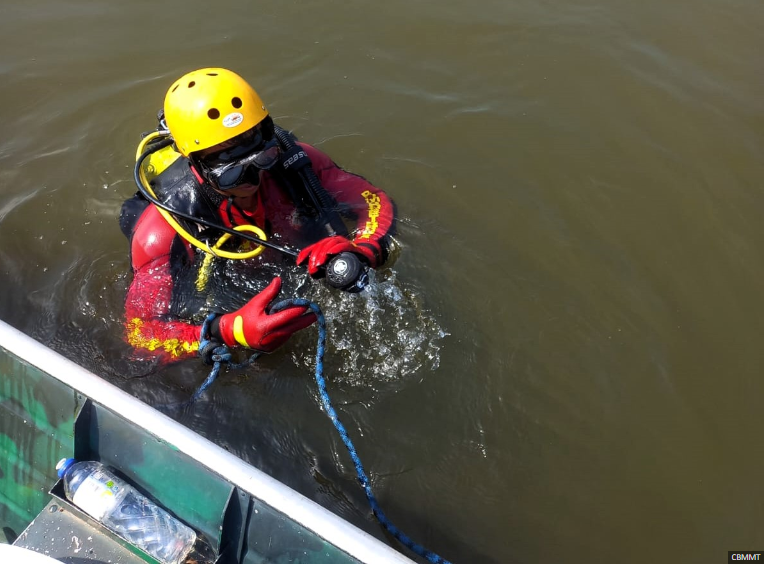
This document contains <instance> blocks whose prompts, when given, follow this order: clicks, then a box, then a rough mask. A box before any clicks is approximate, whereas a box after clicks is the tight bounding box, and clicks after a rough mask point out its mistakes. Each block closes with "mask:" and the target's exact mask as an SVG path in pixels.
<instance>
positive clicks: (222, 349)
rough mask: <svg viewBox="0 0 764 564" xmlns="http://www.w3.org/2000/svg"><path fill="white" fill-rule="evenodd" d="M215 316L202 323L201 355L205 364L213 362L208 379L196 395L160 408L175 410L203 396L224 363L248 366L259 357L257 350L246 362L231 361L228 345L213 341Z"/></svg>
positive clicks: (236, 366) (230, 365)
mask: <svg viewBox="0 0 764 564" xmlns="http://www.w3.org/2000/svg"><path fill="white" fill-rule="evenodd" d="M215 317H216V314H214V313H211V314H209V315H208V316H207V317H206V318H205V320H204V323H202V331H201V336H200V338H199V356H200V357H202V359H203V360H204V363H205V364H212V370H211V371H210V374H209V376H207V379H206V380H204V382H203V383H202V385H201V386H199V388H198V389H197V390H196V391H195V392H194V395H192V396H191V397H190V398H189V399H187V400H186V401H182V402H179V403H170V404H165V405H158V406H157V407H158V408H164V409H172V410H175V409H183V408H186V407H188V406H189V405H191V404H193V403H194V402H195V401H197V400H198V399H199V398H200V397H202V394H204V392H206V391H207V388H209V387H210V386H211V385H212V383H213V382H214V381H215V380H216V379H217V377H218V375H219V374H220V368H221V367H222V366H223V364H227V365H228V366H229V368H233V369H238V368H246V367H247V366H249V365H250V364H252V363H253V362H255V360H257V357H259V356H260V354H261V353H259V352H256V353H255V354H253V355H252V356H250V357H249V358H248V359H247V360H245V361H244V362H241V363H236V362H231V359H232V358H233V355H232V354H231V351H230V350H229V349H228V347H227V346H226V345H224V344H221V343H218V342H217V341H213V340H212V339H211V337H210V323H212V320H213V319H215Z"/></svg>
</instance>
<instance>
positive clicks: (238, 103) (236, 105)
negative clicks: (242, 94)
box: [231, 96, 242, 109]
mask: <svg viewBox="0 0 764 564" xmlns="http://www.w3.org/2000/svg"><path fill="white" fill-rule="evenodd" d="M231 105H232V106H233V107H234V108H236V109H238V108H241V106H242V104H241V98H239V97H238V96H237V97H234V98H232V99H231Z"/></svg>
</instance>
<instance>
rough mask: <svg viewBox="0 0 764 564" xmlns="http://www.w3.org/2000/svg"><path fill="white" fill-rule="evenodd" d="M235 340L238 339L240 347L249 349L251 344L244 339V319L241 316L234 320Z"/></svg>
mask: <svg viewBox="0 0 764 564" xmlns="http://www.w3.org/2000/svg"><path fill="white" fill-rule="evenodd" d="M233 338H234V339H236V342H237V343H239V344H240V345H244V346H245V347H247V348H249V343H248V342H247V339H246V338H245V337H244V319H242V317H241V315H237V316H236V318H235V319H234V320H233Z"/></svg>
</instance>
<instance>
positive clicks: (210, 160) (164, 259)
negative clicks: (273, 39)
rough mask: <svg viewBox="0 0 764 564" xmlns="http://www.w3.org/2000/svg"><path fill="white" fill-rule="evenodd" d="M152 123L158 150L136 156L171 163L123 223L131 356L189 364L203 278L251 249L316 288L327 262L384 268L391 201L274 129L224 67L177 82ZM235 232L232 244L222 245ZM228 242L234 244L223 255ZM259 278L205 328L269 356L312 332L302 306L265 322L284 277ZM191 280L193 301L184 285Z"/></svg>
mask: <svg viewBox="0 0 764 564" xmlns="http://www.w3.org/2000/svg"><path fill="white" fill-rule="evenodd" d="M158 118H159V126H158V128H157V130H158V133H157V134H158V135H159V139H160V140H161V141H162V142H161V143H157V142H156V140H154V139H152V141H151V143H149V144H148V149H147V151H146V153H144V154H143V157H146V156H147V155H148V154H149V153H155V154H160V153H161V150H166V151H170V152H171V154H172V156H176V157H177V158H175V159H174V160H172V162H171V164H169V165H167V166H166V167H165V168H164V170H161V171H159V172H158V173H157V174H156V176H155V177H153V178H152V179H151V180H150V181H147V180H146V179H145V178H144V179H143V180H140V182H139V188H140V189H139V191H138V192H137V193H136V194H135V195H134V196H133V197H132V198H130V199H128V200H127V201H126V202H125V203H124V204H123V206H122V211H121V214H120V226H121V228H122V231H123V232H124V233H125V235H126V236H127V237H128V238H129V241H130V262H131V266H132V273H133V279H132V282H131V284H130V286H129V289H128V291H127V297H126V301H125V316H126V338H127V341H128V343H130V344H131V345H132V346H133V347H134V349H136V350H137V351H149V353H150V355H151V356H153V357H158V358H160V360H163V361H170V360H176V359H180V358H185V357H187V356H188V355H192V354H196V352H197V350H198V348H199V342H200V337H201V336H202V335H201V331H202V326H203V324H202V323H201V322H200V321H201V319H202V318H200V317H199V315H200V313H202V314H207V313H209V311H206V310H209V309H210V307H209V305H208V304H209V300H208V299H207V297H206V295H207V294H208V293H209V292H210V291H211V288H210V286H213V285H214V282H215V280H211V279H210V278H211V277H210V275H209V272H210V271H209V262H210V260H211V259H213V257H220V256H224V257H229V256H230V255H231V253H233V254H234V255H235V254H237V253H239V252H240V251H246V250H252V247H253V246H254V247H255V252H252V253H250V254H244V255H242V256H254V255H256V254H258V253H259V252H261V251H265V252H266V253H271V255H270V256H271V257H272V258H273V257H274V253H275V254H276V255H279V253H278V252H277V251H275V250H273V249H277V250H280V251H282V252H286V253H288V254H291V257H290V260H294V259H293V257H294V255H297V256H296V263H297V265H298V266H299V265H306V266H307V270H308V273H309V274H310V276H311V277H313V278H320V277H323V276H325V275H326V268H327V265H328V264H331V263H330V261H331V260H332V259H333V258H334V257H338V256H348V255H347V254H348V253H349V254H350V255H351V257H350V258H352V259H354V260H355V259H360V260H359V261H357V262H359V263H360V264H361V265H362V267H363V268H376V267H378V266H380V265H382V264H383V263H384V261H385V260H386V258H387V253H388V249H387V245H388V237H387V236H388V235H389V234H390V233H391V230H392V228H393V224H394V215H395V214H394V207H393V203H392V202H391V200H390V198H389V197H388V196H387V195H386V194H385V193H384V192H383V191H382V190H380V189H379V188H377V187H375V186H373V185H372V184H371V183H369V182H368V181H367V180H366V179H364V178H363V177H361V176H358V175H355V174H352V173H350V172H348V171H346V170H344V169H342V168H340V167H339V166H337V165H336V164H335V163H334V162H333V161H332V160H331V159H330V158H329V157H328V156H327V155H326V154H324V153H323V152H321V151H320V150H318V149H316V148H315V147H312V146H311V145H308V144H306V143H302V142H298V141H297V140H296V138H294V137H293V136H292V135H291V134H290V133H289V132H287V131H286V130H284V129H282V128H280V127H278V125H276V124H274V122H273V120H272V119H271V116H270V115H269V113H268V110H267V109H266V107H265V105H264V104H263V102H262V100H261V99H260V97H259V96H258V94H257V93H256V92H255V90H254V89H253V88H252V87H251V86H250V85H249V84H248V83H247V82H246V81H245V80H244V79H243V78H241V77H240V76H239V75H237V74H235V73H234V72H231V71H229V70H226V69H222V68H205V69H200V70H196V71H193V72H190V73H188V74H186V75H184V76H183V77H181V78H180V79H179V80H177V81H176V82H175V83H174V84H172V86H171V87H170V88H169V90H168V91H167V94H166V96H165V100H164V107H163V110H162V111H160V113H159V116H158ZM162 135H164V136H165V139H162ZM165 148H166V149H165ZM176 153H177V154H176ZM143 157H142V158H143ZM142 158H139V161H138V163H137V167H136V170H138V168H139V167H140V166H141V164H142ZM152 166H153V165H149V167H148V168H149V169H151V168H152ZM140 174H141V175H142V174H144V173H143V172H141V173H140ZM138 176H139V174H138V172H136V177H138ZM136 181H137V182H138V181H139V180H136ZM146 184H148V185H149V186H146ZM348 222H350V224H351V229H348V228H347V223H348ZM232 229H236V230H237V231H236V233H238V234H240V235H239V236H238V237H237V236H234V237H230V234H231V233H232V231H231V230H232ZM240 230H242V231H240ZM251 232H254V233H256V234H257V237H254V236H252V235H251ZM226 233H227V234H228V237H230V239H228V240H226V242H225V244H223V245H221V242H222V241H223V240H224V239H222V238H221V235H222V236H224V237H225V234H226ZM247 233H249V236H247ZM266 239H268V241H267V242H266ZM274 239H275V240H278V243H279V244H278V245H276V244H275V243H274V242H273V241H274ZM216 241H217V243H216ZM253 241H254V243H253ZM258 243H262V245H260V246H258ZM231 245H234V248H233V249H232V250H231ZM263 245H265V246H263ZM290 247H291V249H290ZM226 248H228V250H226ZM295 248H296V249H301V250H299V252H295V251H294V250H293V249H295ZM290 251H291V252H290ZM279 256H281V255H279ZM237 258H238V257H237ZM237 262H238V261H237ZM247 262H249V261H247ZM335 262H336V259H335ZM258 269H259V265H258V264H252V265H251V272H252V276H258V275H259V276H261V277H264V278H265V280H264V281H263V282H265V281H267V279H269V278H270V279H271V281H270V283H269V284H268V285H267V286H266V287H265V288H264V289H263V290H261V291H260V292H259V293H257V294H256V295H254V296H253V297H250V296H247V297H246V298H249V300H248V301H247V302H246V303H245V304H244V305H243V306H242V307H240V308H238V309H236V310H235V311H214V313H216V314H217V315H216V316H215V317H214V319H213V320H212V321H211V322H209V323H208V325H207V326H206V327H205V329H207V330H208V331H209V337H210V338H211V340H212V341H214V342H218V343H224V344H225V345H226V346H229V347H234V346H243V347H247V348H249V349H254V350H257V351H261V352H272V351H274V350H275V349H276V348H278V347H279V346H281V345H282V344H283V343H285V342H286V341H287V340H288V339H289V337H290V336H291V335H292V334H293V333H295V332H297V331H299V330H301V329H304V328H306V327H308V326H309V325H311V324H312V323H313V322H314V321H315V319H316V317H315V315H314V314H313V313H312V312H311V311H310V310H308V309H307V308H305V307H289V308H287V309H284V310H282V311H279V312H277V313H273V312H270V311H269V305H270V304H271V302H273V301H274V299H275V298H276V296H277V295H278V294H279V292H280V289H281V277H280V276H278V274H277V275H275V276H274V275H273V272H272V271H269V270H268V269H262V270H261V272H260V273H259V274H258ZM342 269H343V270H345V269H346V265H345V262H343V263H342ZM189 272H192V273H194V274H193V276H191V277H190V278H192V279H193V280H194V283H193V284H192V286H193V287H192V288H191V289H190V290H189V284H188V283H186V282H184V281H183V280H185V279H186V278H189V277H188V276H186V275H187V274H188V273H189ZM212 278H214V277H212ZM361 287H362V286H361ZM345 289H349V288H345ZM357 290H358V287H355V289H350V291H357ZM213 310H214V307H213ZM206 338H207V336H205V339H206Z"/></svg>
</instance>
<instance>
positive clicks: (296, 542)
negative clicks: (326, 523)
mask: <svg viewBox="0 0 764 564" xmlns="http://www.w3.org/2000/svg"><path fill="white" fill-rule="evenodd" d="M247 548H248V550H247V554H246V555H245V556H244V559H243V564H358V563H359V561H358V560H356V559H355V558H353V557H352V556H350V555H348V554H347V553H345V552H343V551H341V550H340V549H338V548H337V547H336V546H334V545H333V544H331V543H329V542H327V541H325V540H324V539H322V538H321V537H319V536H318V535H316V534H315V533H313V532H312V531H309V530H308V529H306V528H304V527H303V526H302V525H299V524H298V523H296V522H294V521H292V520H291V519H288V518H287V517H286V516H284V514H282V513H280V512H279V511H276V510H275V509H273V508H272V507H270V506H269V505H266V504H265V503H263V502H261V501H259V500H256V499H255V500H254V502H253V509H252V514H251V516H250V521H249V530H248V532H247Z"/></svg>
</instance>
